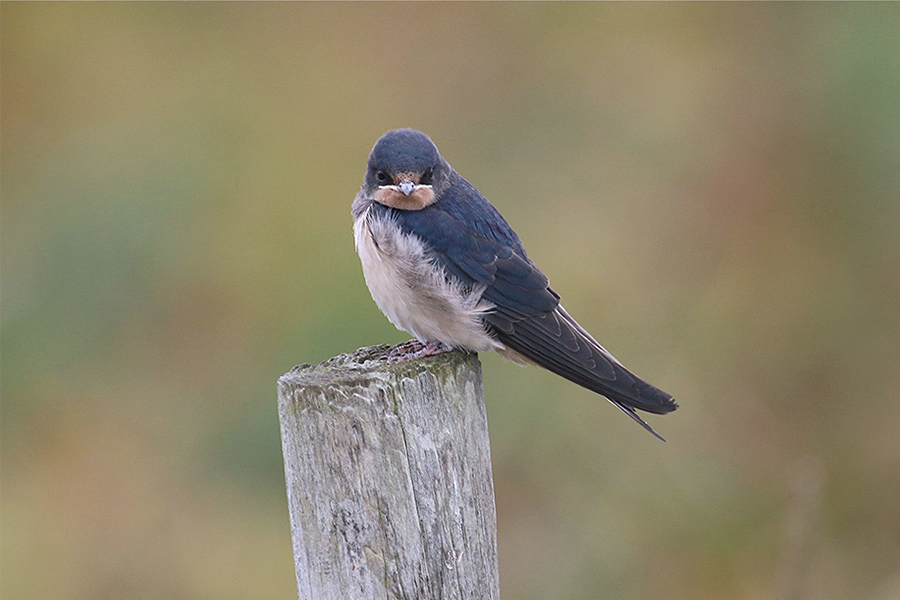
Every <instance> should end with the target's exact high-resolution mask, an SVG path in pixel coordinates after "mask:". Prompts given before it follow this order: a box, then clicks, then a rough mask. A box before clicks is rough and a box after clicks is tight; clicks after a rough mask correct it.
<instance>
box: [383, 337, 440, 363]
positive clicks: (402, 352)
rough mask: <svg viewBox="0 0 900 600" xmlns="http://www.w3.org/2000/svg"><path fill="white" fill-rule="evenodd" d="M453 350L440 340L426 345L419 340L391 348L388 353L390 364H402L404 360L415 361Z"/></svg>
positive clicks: (429, 341)
mask: <svg viewBox="0 0 900 600" xmlns="http://www.w3.org/2000/svg"><path fill="white" fill-rule="evenodd" d="M452 351H453V348H452V347H451V346H448V345H447V344H445V343H444V342H441V341H438V340H428V341H427V342H425V343H422V342H420V341H419V340H409V341H408V342H404V343H402V344H399V345H397V346H394V347H393V348H391V351H390V352H389V353H388V357H387V359H388V362H401V361H404V360H413V359H416V358H424V357H426V356H436V355H438V354H444V353H445V352H452Z"/></svg>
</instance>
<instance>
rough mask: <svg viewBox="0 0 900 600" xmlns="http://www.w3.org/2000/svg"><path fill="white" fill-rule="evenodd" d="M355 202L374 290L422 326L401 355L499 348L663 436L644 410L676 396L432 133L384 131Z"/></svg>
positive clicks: (403, 320)
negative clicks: (632, 365) (563, 291)
mask: <svg viewBox="0 0 900 600" xmlns="http://www.w3.org/2000/svg"><path fill="white" fill-rule="evenodd" d="M350 212H351V216H352V217H353V234H354V242H355V247H356V251H357V254H359V258H360V262H361V263H362V270H363V276H364V278H365V281H366V285H367V286H368V288H369V292H370V293H371V295H372V299H373V300H374V301H375V304H376V305H377V306H378V308H379V309H380V310H381V312H383V313H384V315H385V316H386V317H387V318H388V320H389V321H390V322H391V323H393V324H394V325H395V326H396V327H397V328H398V329H401V330H403V331H406V332H408V333H410V334H412V335H413V336H414V338H415V339H414V340H411V341H410V342H408V344H407V345H405V346H404V347H405V348H406V350H407V352H406V355H403V353H401V354H400V355H399V356H394V357H393V358H395V359H397V360H405V359H407V358H410V357H419V356H428V355H433V354H439V353H441V352H446V351H450V350H453V349H461V350H465V351H469V352H487V351H491V350H494V351H497V352H499V353H500V354H501V355H503V356H504V357H506V358H509V359H511V360H513V361H515V362H518V363H520V364H529V363H533V364H537V365H539V366H541V367H544V368H545V369H547V370H549V371H551V372H553V373H555V374H557V375H560V376H562V377H564V378H565V379H567V380H569V381H571V382H573V383H575V384H577V385H580V386H582V387H584V388H587V389H588V390H591V391H592V392H595V393H597V394H600V395H602V396H604V397H606V398H607V399H608V400H609V401H610V402H611V403H612V404H613V405H615V406H616V407H618V408H619V409H620V410H622V412H624V413H625V414H626V415H628V416H629V417H631V418H632V419H633V420H634V421H635V422H637V423H638V424H640V425H641V426H642V427H644V429H646V430H647V431H649V432H650V433H651V434H653V435H654V436H656V437H657V438H659V439H660V440H663V438H662V436H660V435H659V434H658V433H656V431H654V430H653V428H652V427H650V425H648V424H647V422H646V421H644V420H643V419H642V418H641V417H640V416H638V414H637V412H636V411H637V410H641V411H645V412H648V413H654V414H666V413H669V412H672V411H673V410H675V409H676V408H678V404H677V403H676V402H675V400H674V399H673V397H672V396H671V395H670V394H668V393H666V392H664V391H662V390H661V389H659V388H657V387H655V386H653V385H651V384H649V383H647V382H646V381H644V380H642V379H640V378H639V377H638V376H636V375H635V374H634V373H632V372H631V371H629V370H628V369H627V368H625V366H624V365H622V363H621V362H619V361H618V360H617V359H616V358H615V357H614V356H613V355H612V354H610V352H609V351H607V350H606V349H605V348H604V347H603V346H601V345H600V344H599V343H598V342H597V341H596V340H595V339H594V338H593V337H592V336H591V334H590V333H588V332H587V330H586V329H584V328H583V327H582V326H581V325H579V324H578V322H576V321H575V319H573V318H572V317H571V316H570V315H569V313H568V312H566V310H565V309H564V308H563V306H562V304H560V296H559V294H557V293H556V292H555V291H554V290H553V288H551V287H550V282H549V279H548V278H547V276H546V275H544V273H543V272H542V271H541V270H540V269H539V268H538V267H537V265H535V264H534V262H532V260H531V259H530V258H529V257H528V254H527V253H526V252H525V248H524V246H523V245H522V242H521V240H519V237H518V235H516V233H515V232H514V231H513V229H512V227H510V225H509V223H507V222H506V220H505V219H504V218H503V217H502V216H501V215H500V213H499V212H498V211H497V209H496V208H495V207H494V206H493V205H492V204H491V203H490V202H488V200H487V199H486V198H485V197H484V196H483V195H482V194H481V193H480V192H479V191H478V190H477V189H475V187H474V186H473V185H472V184H471V183H469V182H468V181H467V180H466V179H464V178H463V177H462V176H461V175H460V174H459V173H457V172H456V170H455V169H453V167H451V166H450V164H449V163H448V162H447V161H446V160H445V159H444V158H443V157H442V156H441V154H440V152H438V149H437V146H435V144H434V142H432V140H431V138H430V137H428V136H427V135H426V134H424V133H422V132H420V131H417V130H414V129H396V130H392V131H388V132H387V133H385V134H384V135H383V136H381V138H379V139H378V141H377V142H376V143H375V146H374V147H373V148H372V151H371V153H370V154H369V159H368V162H367V165H366V174H365V179H364V182H363V184H362V186H361V188H360V191H359V193H358V194H357V195H356V197H355V198H354V200H353V204H352V206H351V211H350ZM663 441H665V440H663Z"/></svg>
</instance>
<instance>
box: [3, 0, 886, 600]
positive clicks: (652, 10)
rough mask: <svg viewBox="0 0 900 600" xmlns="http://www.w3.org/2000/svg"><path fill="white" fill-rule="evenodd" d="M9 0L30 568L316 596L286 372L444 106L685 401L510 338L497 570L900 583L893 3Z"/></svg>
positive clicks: (106, 581) (41, 593)
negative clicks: (377, 204)
mask: <svg viewBox="0 0 900 600" xmlns="http://www.w3.org/2000/svg"><path fill="white" fill-rule="evenodd" d="M0 12H2V19H0V23H2V69H0V73H2V252H0V259H2V288H0V290H2V354H0V356H2V430H0V433H2V550H0V552H2V586H3V589H2V592H3V596H4V597H5V598H10V599H12V598H17V599H32V598H34V599H38V598H39V599H44V598H62V599H73V600H82V599H84V600H88V599H105V598H109V599H114V598H115V599H119V598H134V599H144V598H146V599H151V598H153V599H155V598H184V599H198V600H199V599H212V598H215V599H230V598H234V599H238V598H262V599H265V598H290V597H294V596H295V595H296V587H295V582H294V568H293V562H292V554H291V542H290V530H289V524H288V514H287V508H286V500H285V497H284V482H283V474H282V464H281V449H280V441H279V431H278V421H277V416H276V398H275V381H276V379H277V377H278V376H279V375H281V374H282V373H284V372H285V371H287V370H288V369H290V368H291V366H293V365H294V364H297V363H302V362H319V361H322V360H324V359H327V358H329V357H331V356H333V355H335V354H338V353H340V352H346V351H351V350H353V349H355V348H357V347H359V346H365V345H371V344H376V343H382V342H390V343H396V342H399V341H402V340H404V339H406V338H407V337H408V336H406V335H405V334H403V333H401V332H398V331H396V330H395V329H394V328H393V327H392V326H391V325H390V324H389V323H388V322H387V320H386V319H385V318H384V317H383V316H382V315H381V314H380V313H379V312H378V310H377V308H376V307H375V305H374V303H373V302H372V301H371V299H370V297H369V294H368V291H367V290H366V287H365V284H364V282H363V278H362V274H361V270H360V267H359V263H358V259H357V257H356V255H355V252H354V250H353V242H352V234H351V222H350V216H349V208H350V202H351V200H352V198H353V196H354V194H355V193H356V191H357V190H358V189H359V185H360V183H361V182H362V176H363V173H364V169H365V161H366V157H367V155H368V152H369V150H370V149H371V147H372V145H373V144H374V142H375V140H376V139H377V138H378V136H380V135H381V134H382V133H383V132H384V131H386V130H388V129H392V128H395V127H402V126H407V127H415V128H418V129H421V130H423V131H425V132H427V133H428V134H429V135H431V136H432V138H433V139H434V140H435V142H436V143H437V144H438V146H439V148H440V149H441V151H442V153H443V155H444V156H445V157H446V158H447V159H448V160H449V162H450V163H451V164H452V165H453V166H454V167H455V168H456V169H457V170H458V171H460V172H461V173H462V174H463V176H465V177H466V178H467V179H469V180H470V181H471V182H472V183H473V184H475V185H476V186H477V187H478V188H479V189H480V190H481V191H482V192H483V193H484V194H485V195H486V196H487V197H488V198H489V199H490V200H491V201H492V202H493V203H494V204H495V205H496V206H497V207H498V208H499V209H500V210H501V212H503V214H504V215H505V216H506V218H507V219H508V220H509V221H510V223H511V224H512V225H513V227H514V228H515V229H516V230H517V231H518V233H519V235H520V236H521V237H522V238H523V240H524V241H525V244H526V246H527V248H528V249H529V253H530V255H531V256H532V258H533V259H535V261H536V262H537V263H538V264H539V265H540V266H541V268H542V269H543V270H544V271H545V272H546V273H547V274H548V275H549V276H550V278H551V281H552V283H553V285H554V287H555V288H556V289H557V290H558V291H559V292H560V293H561V294H562V295H563V298H564V301H565V303H566V306H567V308H568V309H569V311H570V312H571V313H572V314H573V315H575V316H576V318H578V319H579V321H581V322H582V323H583V324H584V325H585V326H586V327H587V328H588V329H589V330H591V331H592V332H593V333H594V334H595V335H596V336H597V337H598V339H599V340H600V341H601V343H603V344H604V345H606V346H607V347H608V348H609V349H611V350H612V351H613V352H614V353H615V354H616V355H617V356H619V358H621V359H622V360H623V362H625V363H626V364H627V365H629V366H630V367H631V368H633V369H634V370H635V371H636V372H637V373H639V374H640V375H642V376H644V377H646V378H647V379H648V380H650V381H651V382H653V383H655V384H657V385H659V386H660V387H662V388H663V389H665V390H667V391H669V392H671V393H672V394H674V395H675V396H676V398H677V399H678V400H679V402H680V403H681V406H682V407H681V409H680V410H679V411H678V412H676V413H674V414H673V415H671V416H668V417H665V418H659V417H650V422H651V424H652V425H653V426H654V427H655V428H657V429H658V430H659V431H660V433H661V434H662V435H664V436H665V437H666V438H667V439H668V440H669V441H668V443H666V444H663V443H660V442H658V441H657V440H655V439H653V438H652V437H651V436H649V435H648V434H646V433H645V432H643V431H642V430H641V429H640V428H638V427H637V426H635V424H634V423H632V422H631V421H629V420H628V419H626V418H625V417H624V416H623V415H621V414H620V413H619V412H618V411H617V410H615V409H614V408H612V407H611V406H610V405H609V404H608V403H607V402H605V401H604V400H602V399H600V398H598V397H596V396H594V395H592V394H591V393H589V392H586V391H584V390H582V389H580V388H578V387H576V386H574V385H571V384H568V383H566V382H565V381H562V380H560V379H559V378H556V377H554V376H552V375H550V374H548V373H546V372H543V371H541V370H539V369H535V368H529V369H524V370H523V369H520V368H519V367H516V366H515V365H512V364H509V363H506V362H504V361H502V360H501V359H499V358H498V357H496V356H494V355H486V356H483V357H482V360H483V362H484V375H485V390H486V397H487V406H488V415H489V419H490V426H491V438H492V446H493V464H494V476H495V486H496V494H497V505H498V512H499V543H500V579H501V587H502V596H503V598H504V599H505V600H514V599H557V598H559V599H562V598H566V599H572V598H577V599H582V598H583V599H594V598H617V599H625V600H629V599H637V598H643V599H659V598H665V599H676V600H677V599H692V600H697V599H723V598H728V599H751V598H753V599H755V598H777V599H795V598H797V599H799V598H804V599H806V598H809V599H816V600H829V599H836V600H837V599H848V598H854V599H855V598H860V599H871V600H887V599H895V598H898V597H900V508H898V507H900V433H898V429H900V427H898V426H900V402H898V389H900V191H898V190H900V7H898V5H897V4H895V3H888V4H862V5H857V4H815V5H789V4H752V5H734V4H729V5H709V4H702V5H695V4H677V5H656V4H653V5H644V4H625V5H620V4H612V5H609V4H577V5H561V4H500V5H490V4H429V5H420V4H402V5H401V4H336V5H332V4H280V3H278V4H205V3H203V4H130V3H129V4H42V3H40V4H25V3H10V2H3V3H2V6H0Z"/></svg>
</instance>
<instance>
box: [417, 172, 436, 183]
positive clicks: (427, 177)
mask: <svg viewBox="0 0 900 600" xmlns="http://www.w3.org/2000/svg"><path fill="white" fill-rule="evenodd" d="M433 181H434V170H433V169H428V170H427V171H425V172H424V173H422V177H420V178H419V185H431V183H432V182H433Z"/></svg>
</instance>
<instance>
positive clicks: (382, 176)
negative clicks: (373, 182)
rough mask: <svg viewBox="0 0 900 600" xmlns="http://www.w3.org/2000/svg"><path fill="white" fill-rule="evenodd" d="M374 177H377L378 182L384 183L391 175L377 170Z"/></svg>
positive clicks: (386, 182) (388, 181)
mask: <svg viewBox="0 0 900 600" xmlns="http://www.w3.org/2000/svg"><path fill="white" fill-rule="evenodd" d="M375 179H377V180H378V183H380V184H381V185H386V184H388V183H390V181H391V176H390V175H388V174H387V173H385V172H384V171H381V170H379V171H376V172H375Z"/></svg>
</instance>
